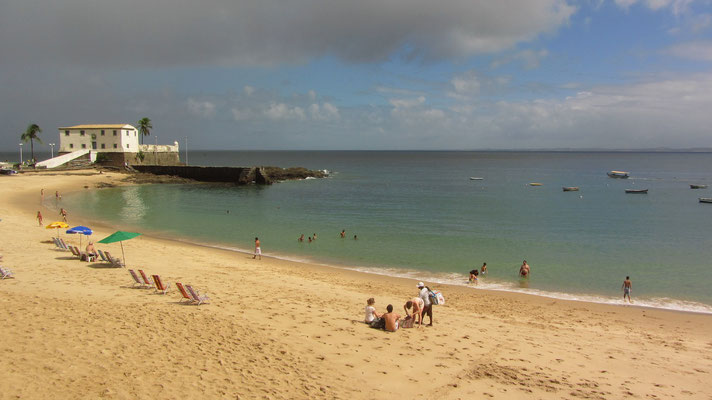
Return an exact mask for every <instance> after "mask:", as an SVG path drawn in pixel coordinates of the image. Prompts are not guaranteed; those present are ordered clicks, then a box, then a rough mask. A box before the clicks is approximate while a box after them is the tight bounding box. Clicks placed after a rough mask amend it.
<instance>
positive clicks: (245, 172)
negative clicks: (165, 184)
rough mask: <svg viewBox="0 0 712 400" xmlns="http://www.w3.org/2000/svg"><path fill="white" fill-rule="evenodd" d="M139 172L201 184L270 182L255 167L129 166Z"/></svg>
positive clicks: (259, 169)
mask: <svg viewBox="0 0 712 400" xmlns="http://www.w3.org/2000/svg"><path fill="white" fill-rule="evenodd" d="M131 166H132V167H133V168H134V169H135V170H137V171H139V172H145V173H149V174H154V175H173V176H179V177H181V178H187V179H193V180H196V181H201V182H227V183H235V184H238V185H246V184H248V183H252V182H254V183H258V184H264V185H269V184H271V183H272V181H271V180H270V179H269V177H267V175H266V174H265V173H264V171H263V170H262V168H257V167H199V166H190V165H131Z"/></svg>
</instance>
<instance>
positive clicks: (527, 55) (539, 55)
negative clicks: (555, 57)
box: [490, 49, 549, 69]
mask: <svg viewBox="0 0 712 400" xmlns="http://www.w3.org/2000/svg"><path fill="white" fill-rule="evenodd" d="M548 55H549V52H548V51H547V50H546V49H541V50H538V51H536V50H523V51H520V52H517V53H515V54H512V55H510V56H506V57H503V58H500V59H498V60H495V61H493V62H492V64H491V65H490V67H491V68H499V67H501V66H502V65H505V64H509V63H511V62H515V61H520V62H521V63H522V64H523V65H524V68H525V69H534V68H538V67H539V64H540V63H541V60H543V59H544V58H546V57H547V56H548Z"/></svg>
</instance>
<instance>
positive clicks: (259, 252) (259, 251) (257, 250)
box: [252, 237, 262, 260]
mask: <svg viewBox="0 0 712 400" xmlns="http://www.w3.org/2000/svg"><path fill="white" fill-rule="evenodd" d="M257 256H259V257H260V260H261V259H262V249H261V248H260V239H259V238H257V237H256V238H255V255H253V256H252V259H254V258H255V257H257Z"/></svg>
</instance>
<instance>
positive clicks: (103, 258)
mask: <svg viewBox="0 0 712 400" xmlns="http://www.w3.org/2000/svg"><path fill="white" fill-rule="evenodd" d="M96 252H97V253H99V257H101V261H103V262H106V263H109V264H111V260H109V259H108V258H107V257H106V256H105V255H104V252H103V251H101V250H97V251H96Z"/></svg>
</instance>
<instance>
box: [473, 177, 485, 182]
mask: <svg viewBox="0 0 712 400" xmlns="http://www.w3.org/2000/svg"><path fill="white" fill-rule="evenodd" d="M483 179H485V178H480V177H477V176H471V177H470V180H471V181H481V180H483Z"/></svg>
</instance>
